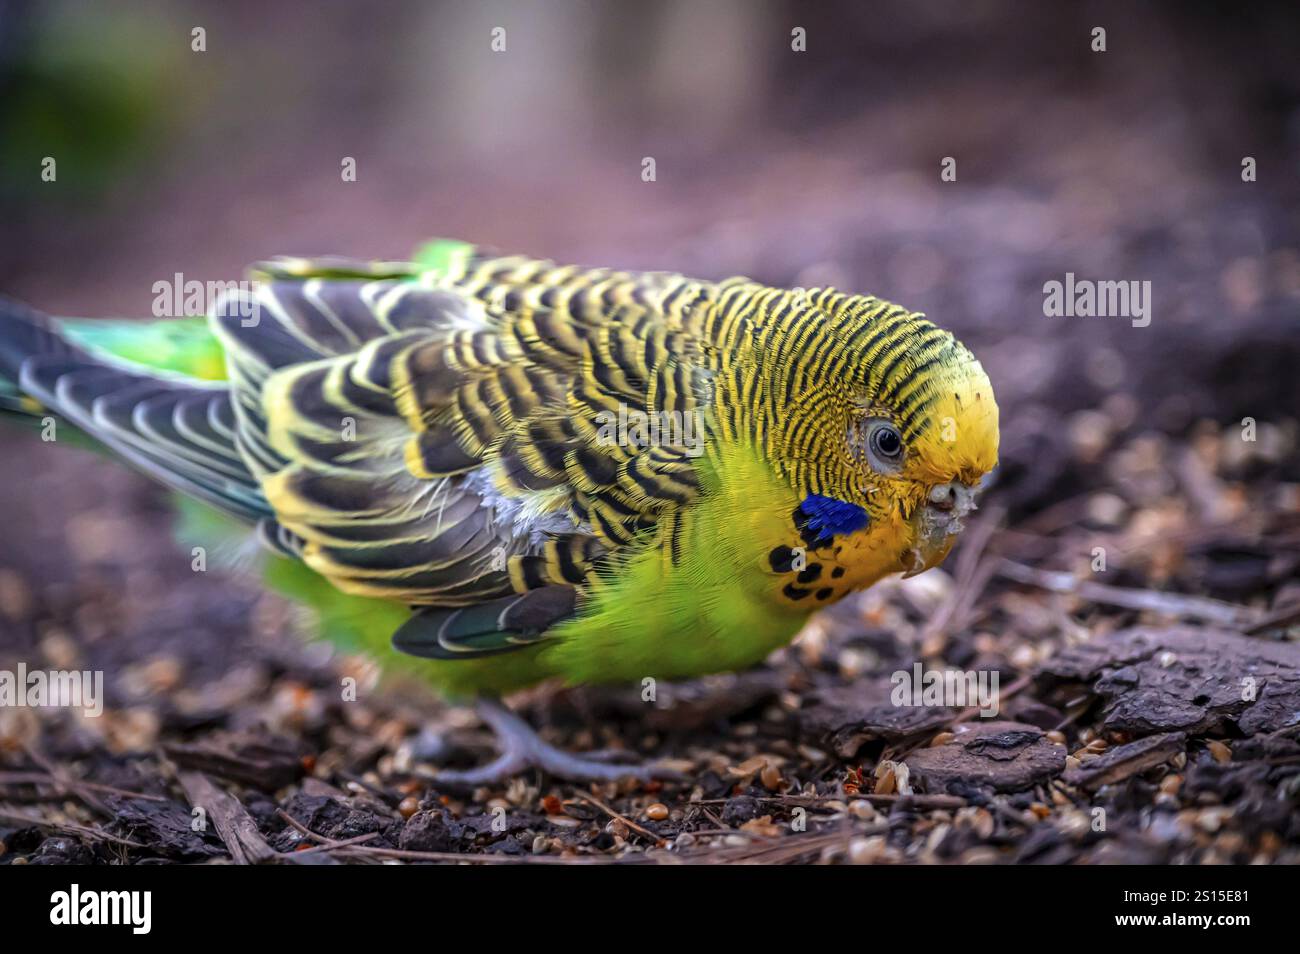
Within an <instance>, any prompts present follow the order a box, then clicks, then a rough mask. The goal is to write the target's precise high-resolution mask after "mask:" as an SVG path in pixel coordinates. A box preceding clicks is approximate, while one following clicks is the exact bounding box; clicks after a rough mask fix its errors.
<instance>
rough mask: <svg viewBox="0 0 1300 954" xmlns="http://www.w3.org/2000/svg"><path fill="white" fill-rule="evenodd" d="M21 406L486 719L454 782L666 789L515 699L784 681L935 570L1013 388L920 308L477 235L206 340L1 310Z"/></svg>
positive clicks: (204, 335) (285, 294)
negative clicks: (507, 246) (816, 640)
mask: <svg viewBox="0 0 1300 954" xmlns="http://www.w3.org/2000/svg"><path fill="white" fill-rule="evenodd" d="M0 409H2V410H4V411H6V412H8V413H7V414H6V416H9V417H14V416H26V417H27V418H29V419H34V418H44V419H45V420H47V421H48V420H51V419H52V420H55V421H58V422H63V423H64V424H66V425H70V426H71V427H72V428H73V429H74V430H75V432H76V433H78V434H79V435H84V436H85V437H88V438H89V439H90V440H92V441H93V442H94V443H95V444H97V445H98V446H100V447H102V448H105V449H107V450H108V451H109V452H111V453H113V454H115V455H117V456H120V457H121V458H123V459H124V460H125V461H126V462H127V463H129V464H130V465H133V466H134V467H136V468H138V469H139V470H141V471H143V472H144V473H145V474H147V475H149V476H150V477H152V478H154V479H156V480H158V481H159V482H161V483H162V484H164V485H165V486H166V487H168V488H170V489H171V490H172V491H175V492H176V496H177V500H178V507H179V508H180V511H181V519H180V520H179V523H178V527H179V529H178V536H180V537H181V538H182V539H185V537H186V536H187V535H188V537H189V539H190V540H199V541H207V542H208V543H215V542H217V541H224V542H226V543H230V544H231V545H233V546H240V545H243V546H244V552H246V551H247V542H248V541H249V540H256V541H257V546H256V550H257V553H258V554H259V555H258V556H257V558H256V561H255V562H256V566H257V569H258V572H260V574H261V578H262V579H263V580H264V581H265V583H266V585H268V586H269V587H270V588H272V589H273V590H276V591H279V592H281V593H283V594H285V595H287V596H289V597H291V598H293V599H295V600H297V601H299V602H301V603H302V604H304V605H306V606H309V607H311V608H312V609H313V610H314V611H315V613H316V617H317V621H318V624H319V629H320V632H321V634H322V635H323V636H324V637H325V638H327V639H329V640H331V641H333V642H334V643H336V644H338V645H339V646H342V647H344V648H345V649H348V650H350V651H361V652H364V653H367V654H369V655H370V656H371V657H373V658H374V659H375V660H376V661H377V662H378V663H379V664H380V665H381V666H382V667H385V668H388V669H398V670H404V671H407V672H414V673H416V674H417V675H419V676H420V677H421V678H423V679H425V680H427V682H428V683H429V684H431V686H432V687H433V688H434V689H435V690H436V691H437V692H439V693H440V694H441V695H442V696H443V697H444V698H446V699H448V700H451V701H454V702H459V703H463V704H466V705H469V706H472V707H474V709H475V710H476V711H477V712H478V714H479V716H480V718H481V720H482V721H483V722H484V723H485V724H486V725H487V726H488V727H489V728H490V729H491V730H492V732H493V733H494V734H495V736H496V745H497V749H496V755H495V757H493V758H492V759H491V760H490V761H488V762H486V763H485V764H483V765H480V766H475V767H472V768H468V769H442V770H440V771H439V773H438V778H439V779H440V780H444V781H446V782H447V783H448V784H460V785H482V784H489V783H493V782H499V781H502V780H506V779H508V778H510V777H513V776H514V775H517V774H519V773H521V772H524V771H528V770H540V771H543V772H546V773H549V774H551V775H552V776H555V777H559V778H563V779H569V780H573V781H606V780H612V779H617V778H622V777H624V776H628V775H630V776H632V777H634V778H639V779H649V778H653V777H656V776H657V775H658V776H659V777H662V774H663V772H661V771H660V767H659V766H657V765H655V764H649V765H645V764H619V763H616V762H610V761H606V760H603V759H601V758H598V757H595V756H591V755H589V756H583V755H579V754H575V753H569V752H565V751H563V750H562V749H560V748H558V747H555V746H552V745H550V744H548V743H546V742H544V741H543V740H542V739H541V738H540V736H539V735H538V734H537V732H536V731H535V730H534V729H533V728H532V727H531V726H530V725H529V724H528V723H527V722H526V721H525V720H524V719H522V718H521V717H520V716H519V715H517V714H516V713H515V712H513V711H512V710H511V709H510V708H509V707H508V706H507V705H506V704H505V703H504V702H503V701H502V700H503V697H505V696H507V695H508V694H510V693H512V692H515V691H517V690H520V689H523V688H526V687H529V686H533V685H535V684H538V683H542V682H546V681H557V682H558V683H559V684H563V685H571V686H572V685H583V684H597V683H640V684H642V685H646V680H660V679H663V680H679V679H687V678H692V677H697V676H701V675H705V674H710V673H717V672H725V671H735V670H741V669H744V668H747V667H751V666H754V665H757V664H759V663H761V662H762V661H763V660H764V659H765V658H766V657H767V656H768V655H770V654H771V653H772V652H773V651H774V650H776V649H778V648H779V647H781V646H784V645H786V644H787V643H789V642H790V641H791V640H792V639H793V638H794V637H795V635H796V634H797V633H798V632H799V631H800V629H801V628H802V627H803V626H804V624H805V623H806V621H807V620H808V618H809V617H810V615H811V614H812V613H814V612H815V611H816V610H818V609H821V608H824V607H826V606H829V605H831V604H833V603H835V602H837V601H839V600H841V599H843V598H844V597H845V596H847V595H849V594H851V593H854V592H857V591H860V590H863V589H865V588H867V587H870V586H871V585H873V584H874V583H876V582H877V581H879V580H881V579H882V578H884V577H887V576H890V575H893V574H903V575H905V576H912V575H915V574H917V573H920V572H923V571H925V570H927V569H929V568H931V567H934V566H936V565H938V564H939V563H940V562H941V561H942V560H943V558H944V557H945V556H946V554H947V553H948V551H949V550H950V548H951V547H952V545H953V543H954V541H955V540H956V539H957V538H958V536H959V534H960V533H961V531H962V529H963V526H964V522H965V521H966V519H967V517H968V515H969V514H970V513H971V511H972V510H974V509H975V507H976V494H977V491H978V489H979V487H980V484H981V481H982V480H983V479H984V477H985V476H986V475H988V474H989V473H990V472H991V471H992V470H993V469H994V467H995V466H996V464H997V453H998V406H997V403H996V401H995V399H994V395H993V389H992V386H991V384H990V381H989V378H988V376H987V374H986V373H985V371H984V369H983V367H982V366H981V365H980V363H979V361H978V360H977V359H976V358H975V356H974V355H973V354H972V353H971V352H970V350H968V349H967V348H966V347H965V346H963V345H962V344H961V343H960V342H958V341H957V340H956V338H954V336H953V335H952V334H950V333H949V332H948V331H945V330H943V329H942V328H940V327H938V326H937V325H935V324H933V323H932V322H930V321H929V320H928V319H927V318H926V317H925V316H924V315H923V314H919V313H914V312H911V311H909V310H908V309H906V308H904V307H901V306H899V305H896V304H893V303H891V302H889V301H886V300H883V299H880V298H876V297H873V296H870V295H862V294H849V293H846V292H842V291H838V290H836V289H835V288H831V287H824V288H807V289H804V288H781V287H772V286H768V285H764V284H761V283H759V282H756V281H752V280H750V279H747V278H729V279H726V280H720V281H708V280H701V279H695V278H690V277H687V276H685V275H682V274H676V273H669V272H637V271H629V270H617V269H608V268H586V267H579V266H564V265H557V264H555V263H554V262H552V261H548V260H543V259H539V258H532V257H528V256H523V255H507V254H499V253H497V252H495V251H493V250H491V249H488V248H484V247H481V246H478V245H475V244H472V243H468V242H460V241H454V240H436V241H432V242H430V243H427V244H426V245H425V246H423V247H421V248H420V249H419V250H417V251H416V252H415V253H414V254H412V255H411V256H410V258H409V260H405V261H390V262H384V261H354V260H349V259H344V258H330V257H326V258H287V257H286V258H279V259H274V260H271V261H269V262H265V263H262V264H260V265H257V266H254V267H253V268H252V269H251V270H250V272H249V278H248V280H247V281H245V282H240V283H230V287H226V288H224V289H223V290H222V291H221V293H220V294H219V296H218V297H217V300H216V301H215V302H213V303H211V307H210V308H208V310H207V313H206V315H191V316H183V317H177V318H161V319H156V320H153V321H130V320H103V319H98V320H97V319H58V318H52V317H49V316H47V315H45V314H43V313H40V312H37V311H36V310H34V309H32V308H30V307H28V306H26V305H23V304H20V303H18V302H16V301H13V300H9V299H3V300H0ZM667 771H668V770H664V772H667Z"/></svg>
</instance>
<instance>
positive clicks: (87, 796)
mask: <svg viewBox="0 0 1300 954" xmlns="http://www.w3.org/2000/svg"><path fill="white" fill-rule="evenodd" d="M23 750H24V751H25V752H26V753H27V755H28V757H29V758H30V759H31V760H32V761H33V762H35V763H36V764H37V765H39V766H40V767H41V769H42V770H44V771H45V772H48V773H49V775H50V777H51V778H53V779H54V780H55V781H56V782H58V783H59V784H60V785H61V786H63V788H64V789H65V790H66V791H67V792H68V793H69V794H71V795H74V796H76V797H77V798H79V799H81V800H82V801H83V802H85V803H86V804H87V805H89V806H90V807H91V808H93V809H95V811H97V812H99V813H100V814H102V815H107V816H108V817H109V818H112V817H114V816H115V815H116V814H117V813H116V812H114V811H113V810H112V809H111V808H109V807H108V806H107V805H105V804H104V802H103V800H102V799H101V798H100V797H99V796H98V795H96V794H95V793H94V792H92V791H90V790H89V789H88V788H87V787H86V786H85V785H83V784H81V780H80V779H78V778H74V777H73V776H72V775H70V774H69V773H68V772H66V771H65V770H64V769H62V768H60V767H59V766H57V765H55V764H54V763H53V762H51V761H50V760H49V759H47V758H46V757H45V756H44V755H43V754H42V753H41V751H40V750H39V749H38V748H37V747H36V746H35V745H34V744H33V745H24V746H23Z"/></svg>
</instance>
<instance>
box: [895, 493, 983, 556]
mask: <svg viewBox="0 0 1300 954" xmlns="http://www.w3.org/2000/svg"><path fill="white" fill-rule="evenodd" d="M977 489H978V488H977V487H972V486H971V485H970V484H963V483H961V482H959V481H956V480H953V481H949V482H948V483H946V484H936V485H935V486H934V487H931V488H930V492H929V493H928V494H927V495H926V501H925V503H924V504H923V505H922V506H920V507H918V508H917V509H916V513H914V514H913V515H912V528H913V530H914V531H915V538H914V542H913V545H912V548H911V549H910V550H908V551H906V552H905V553H904V554H903V557H902V562H903V566H904V567H905V572H904V573H903V578H904V579H907V578H908V577H910V576H916V575H917V574H918V573H924V572H925V571H926V570H928V569H930V568H931V567H934V566H938V565H939V564H940V563H942V562H943V558H944V557H946V556H947V555H948V551H949V550H951V549H952V545H953V544H954V543H955V542H956V541H957V535H958V534H959V533H961V531H962V529H963V524H962V520H963V518H964V517H965V516H966V515H967V514H969V513H970V512H971V511H973V510H975V509H976V504H975V492H976V490H977Z"/></svg>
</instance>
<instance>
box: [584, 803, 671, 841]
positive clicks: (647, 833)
mask: <svg viewBox="0 0 1300 954" xmlns="http://www.w3.org/2000/svg"><path fill="white" fill-rule="evenodd" d="M574 794H575V795H577V796H578V798H581V799H583V800H584V801H587V802H590V803H591V804H593V805H595V806H596V807H597V808H599V809H600V810H601V811H602V812H604V813H605V814H606V815H608V816H609V817H610V818H617V819H618V820H619V821H621V822H622V823H623V824H624V825H627V827H628V828H631V829H632V830H633V831H635V832H639V833H640V834H642V835H644V836H645V837H647V838H649V839H650V840H651V841H652V842H654V843H655V844H656V845H662V844H663V842H664V838H663V835H656V834H655V833H654V832H652V831H650V830H649V829H648V828H642V827H641V826H640V825H638V824H637V823H636V822H634V821H632V819H630V818H628V817H627V816H626V815H620V814H619V813H618V812H616V811H614V809H612V808H610V807H609V806H608V805H606V804H605V803H604V802H602V801H600V800H599V799H596V798H593V797H592V796H591V795H587V794H586V793H584V792H574Z"/></svg>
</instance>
